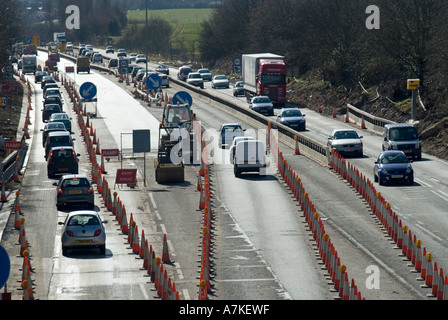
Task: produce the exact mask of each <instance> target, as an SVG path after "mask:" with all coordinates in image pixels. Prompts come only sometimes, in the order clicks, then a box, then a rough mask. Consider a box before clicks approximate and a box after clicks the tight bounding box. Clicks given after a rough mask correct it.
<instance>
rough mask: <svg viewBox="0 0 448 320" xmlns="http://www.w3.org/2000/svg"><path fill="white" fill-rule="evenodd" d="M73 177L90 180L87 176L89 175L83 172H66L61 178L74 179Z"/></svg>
mask: <svg viewBox="0 0 448 320" xmlns="http://www.w3.org/2000/svg"><path fill="white" fill-rule="evenodd" d="M73 178H78V179H87V180H89V178H88V177H87V175H85V174H82V173H73V174H64V175H63V176H62V177H61V180H62V179H73Z"/></svg>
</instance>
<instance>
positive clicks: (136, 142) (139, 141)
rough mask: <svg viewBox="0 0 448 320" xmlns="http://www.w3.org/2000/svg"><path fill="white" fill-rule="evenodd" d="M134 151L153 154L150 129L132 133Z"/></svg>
mask: <svg viewBox="0 0 448 320" xmlns="http://www.w3.org/2000/svg"><path fill="white" fill-rule="evenodd" d="M132 151H133V152H134V153H140V152H151V132H150V130H149V129H144V130H133V131H132Z"/></svg>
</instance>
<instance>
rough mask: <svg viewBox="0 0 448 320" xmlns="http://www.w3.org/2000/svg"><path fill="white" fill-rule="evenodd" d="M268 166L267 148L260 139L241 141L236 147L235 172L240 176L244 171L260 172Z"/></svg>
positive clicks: (236, 175)
mask: <svg viewBox="0 0 448 320" xmlns="http://www.w3.org/2000/svg"><path fill="white" fill-rule="evenodd" d="M262 168H266V149H265V147H264V144H263V142H262V141H260V140H244V141H239V142H238V143H237V144H236V147H235V158H234V161H233V172H234V174H235V177H239V176H240V173H242V172H258V173H259V174H260V173H261V169H262Z"/></svg>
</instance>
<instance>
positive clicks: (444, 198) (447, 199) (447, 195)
mask: <svg viewBox="0 0 448 320" xmlns="http://www.w3.org/2000/svg"><path fill="white" fill-rule="evenodd" d="M431 192H432V193H434V194H435V195H436V196H438V197H440V198H442V199H443V200H445V201H448V194H446V193H444V192H442V191H439V192H440V193H442V194H444V195H445V196H446V197H444V196H442V195H440V194H438V193H437V192H436V191H434V190H431Z"/></svg>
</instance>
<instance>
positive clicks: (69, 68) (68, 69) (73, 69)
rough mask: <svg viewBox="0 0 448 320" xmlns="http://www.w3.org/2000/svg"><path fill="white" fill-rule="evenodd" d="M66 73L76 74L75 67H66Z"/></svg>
mask: <svg viewBox="0 0 448 320" xmlns="http://www.w3.org/2000/svg"><path fill="white" fill-rule="evenodd" d="M65 72H67V73H70V72H75V67H74V66H68V67H65Z"/></svg>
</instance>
